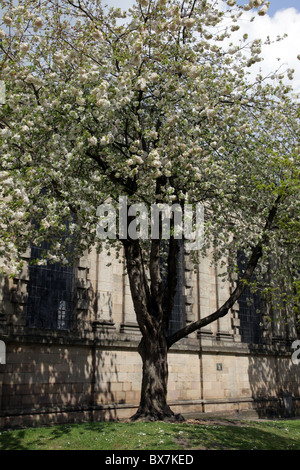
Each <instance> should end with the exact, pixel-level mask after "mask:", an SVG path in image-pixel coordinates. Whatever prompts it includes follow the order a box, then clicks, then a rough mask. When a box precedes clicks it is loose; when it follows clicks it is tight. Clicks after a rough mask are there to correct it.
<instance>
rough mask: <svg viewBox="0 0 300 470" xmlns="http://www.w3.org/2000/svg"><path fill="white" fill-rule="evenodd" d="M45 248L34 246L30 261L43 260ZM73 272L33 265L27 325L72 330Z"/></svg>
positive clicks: (60, 266)
mask: <svg viewBox="0 0 300 470" xmlns="http://www.w3.org/2000/svg"><path fill="white" fill-rule="evenodd" d="M44 248H45V246H42V247H41V248H37V247H35V246H32V247H31V259H37V258H39V257H40V252H41V250H42V249H44ZM73 294H74V269H73V267H72V266H62V265H60V264H58V263H55V264H51V263H49V262H48V263H47V265H45V266H37V265H34V264H30V266H29V284H28V303H27V323H28V326H29V327H32V328H46V329H52V330H56V329H60V330H67V329H70V327H71V317H72V311H73V297H74V295H73Z"/></svg>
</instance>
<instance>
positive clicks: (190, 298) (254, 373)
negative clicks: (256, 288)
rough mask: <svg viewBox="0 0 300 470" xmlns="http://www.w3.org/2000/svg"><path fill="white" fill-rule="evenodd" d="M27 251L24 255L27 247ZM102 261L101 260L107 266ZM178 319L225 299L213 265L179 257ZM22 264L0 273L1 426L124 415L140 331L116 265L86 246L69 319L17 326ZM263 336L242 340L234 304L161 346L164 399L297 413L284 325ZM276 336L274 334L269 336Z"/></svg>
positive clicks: (193, 407) (129, 409) (183, 408)
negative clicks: (63, 324)
mask: <svg viewBox="0 0 300 470" xmlns="http://www.w3.org/2000/svg"><path fill="white" fill-rule="evenodd" d="M27 256H28V254H27ZM108 261H109V262H110V264H109V265H108ZM184 278H185V281H184V285H183V291H184V292H183V293H184V302H183V305H182V315H183V318H184V321H185V322H187V323H188V322H191V321H193V320H195V319H197V318H203V317H205V316H206V315H208V314H209V313H211V312H212V311H213V310H215V309H216V308H217V307H218V306H220V305H221V303H222V302H223V301H224V300H225V299H226V298H227V296H228V294H229V291H230V285H226V284H222V283H220V281H219V278H218V270H217V269H216V268H215V267H212V266H211V265H210V263H209V260H203V261H202V262H201V263H200V265H199V268H198V269H197V270H196V271H195V272H194V270H193V267H192V266H191V265H190V263H189V259H188V257H187V256H186V257H185V263H184ZM28 282H29V278H28V270H27V269H26V267H25V269H24V272H22V273H20V276H19V277H18V278H15V279H14V280H4V279H2V280H1V286H0V287H1V288H0V339H1V340H3V341H4V342H5V344H6V364H5V365H0V427H6V428H7V427H17V426H24V425H39V424H46V423H56V422H76V421H82V420H104V419H117V418H119V419H121V418H128V417H130V416H131V415H133V414H134V412H135V410H136V408H137V406H138V403H139V398H140V386H141V372H142V364H141V360H140V357H139V355H138V352H137V348H138V343H139V339H140V334H139V330H138V326H137V322H136V318H135V314H134V310H133V306H132V301H131V296H130V289H129V283H128V279H127V277H126V276H125V273H124V265H123V264H122V263H119V262H118V260H117V259H116V258H115V257H112V258H111V259H109V260H108V258H107V256H106V255H105V254H103V253H102V254H98V255H97V254H96V253H92V254H91V255H90V256H89V257H84V258H83V259H81V260H80V261H79V263H78V266H77V267H76V299H77V302H76V305H75V309H74V315H73V318H72V328H71V329H70V330H69V331H65V330H57V331H52V330H44V329H37V328H28V326H26V302H27V291H26V286H27V284H28ZM274 328H275V330H276V331H275V330H274V331H275V333H276V342H274V341H273V339H274V338H273V336H272V331H269V332H268V334H267V332H265V336H266V337H267V338H268V341H266V343H265V344H263V345H259V346H258V345H249V344H243V343H242V342H241V337H240V334H239V317H238V309H237V307H235V308H234V309H233V310H232V311H231V312H230V314H228V315H227V316H226V317H225V318H223V319H222V320H220V321H219V322H215V323H213V324H211V325H209V326H208V327H206V328H205V329H204V330H201V331H200V332H198V333H194V334H192V335H191V336H190V337H189V338H185V339H183V340H181V341H180V342H179V343H177V344H175V345H174V346H173V347H172V348H171V350H170V352H169V387H168V400H169V403H170V405H171V407H172V408H173V409H174V411H176V412H181V413H184V414H186V415H187V416H188V415H191V414H194V413H197V414H202V413H204V414H229V415H240V414H243V413H255V414H256V415H259V416H263V415H265V416H275V415H280V416H285V415H290V414H297V413H298V412H299V406H300V405H299V403H300V401H299V398H300V393H299V390H300V373H299V372H300V369H299V367H300V366H298V365H293V364H292V361H291V356H292V349H291V338H292V334H293V331H292V330H293V329H292V327H291V326H290V328H289V331H288V333H289V336H288V337H287V328H286V325H285V326H284V328H282V329H281V330H280V329H279V327H278V325H277V324H276V326H275V327H274ZM278 339H279V340H280V341H278Z"/></svg>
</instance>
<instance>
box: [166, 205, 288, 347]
mask: <svg viewBox="0 0 300 470" xmlns="http://www.w3.org/2000/svg"><path fill="white" fill-rule="evenodd" d="M281 199H282V196H278V198H277V200H276V201H275V204H274V206H273V207H272V208H271V210H270V212H269V215H268V218H267V221H266V224H265V227H264V233H263V236H262V239H261V241H260V242H259V243H258V244H257V245H256V246H255V247H254V248H252V253H251V257H250V259H249V261H248V264H247V268H246V271H245V273H244V276H243V278H242V279H241V280H240V282H239V283H238V285H237V287H236V288H235V289H234V291H233V292H232V294H231V295H230V297H229V298H228V300H227V301H226V302H225V303H224V304H223V305H222V306H221V307H220V308H219V309H218V310H216V311H215V312H214V313H212V314H211V315H208V316H207V317H205V318H202V319H201V320H197V321H195V322H193V323H190V324H189V325H186V326H185V327H184V328H182V329H181V330H179V331H177V332H176V333H174V334H173V335H172V336H170V337H169V338H167V344H168V348H170V347H171V346H172V345H173V344H175V343H177V341H179V340H180V339H182V338H185V337H186V336H188V335H189V334H191V333H193V332H194V331H196V330H199V329H200V328H203V327H204V326H207V325H209V324H210V323H213V322H214V321H216V320H218V319H219V318H222V317H224V316H225V315H227V313H228V312H229V310H230V309H231V308H232V307H233V305H234V304H235V302H236V301H237V300H238V299H239V298H240V296H241V295H242V293H243V292H244V290H245V289H246V288H247V285H248V283H249V282H250V280H251V277H252V275H253V272H254V270H255V268H256V266H257V264H258V262H259V260H260V258H261V257H262V255H263V247H264V246H265V245H266V243H267V242H268V233H267V232H268V230H270V228H271V226H272V223H273V221H274V219H275V217H276V214H277V210H278V205H279V203H280V201H281Z"/></svg>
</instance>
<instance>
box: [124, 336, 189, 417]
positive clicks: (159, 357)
mask: <svg viewBox="0 0 300 470" xmlns="http://www.w3.org/2000/svg"><path fill="white" fill-rule="evenodd" d="M139 353H140V356H141V358H142V361H143V376H142V387H141V399H140V404H139V408H138V410H137V412H136V414H135V415H134V416H133V417H132V418H131V419H132V420H133V421H136V420H143V421H171V422H174V421H183V420H184V419H183V417H182V416H181V415H180V414H177V415H176V414H175V413H174V412H173V411H172V410H171V408H170V406H169V405H168V403H167V384H168V358H167V355H168V348H167V342H166V337H165V335H164V334H160V335H157V336H156V337H154V338H153V337H152V338H146V339H145V338H143V339H142V341H141V343H140V345H139Z"/></svg>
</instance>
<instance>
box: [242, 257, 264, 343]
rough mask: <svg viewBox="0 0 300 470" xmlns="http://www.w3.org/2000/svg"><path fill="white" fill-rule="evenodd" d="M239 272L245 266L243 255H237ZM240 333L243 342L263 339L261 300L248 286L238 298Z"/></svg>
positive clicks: (259, 341)
mask: <svg viewBox="0 0 300 470" xmlns="http://www.w3.org/2000/svg"><path fill="white" fill-rule="evenodd" d="M238 266H239V272H240V273H242V270H243V269H244V268H245V257H244V256H243V255H239V257H238ZM238 305H239V319H240V335H241V340H242V342H243V343H252V344H261V343H262V341H263V337H262V328H261V319H262V309H263V301H262V299H261V296H260V295H259V294H253V293H252V292H251V290H250V288H249V287H247V289H246V290H245V291H244V292H243V294H242V295H241V297H240V298H239V300H238Z"/></svg>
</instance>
